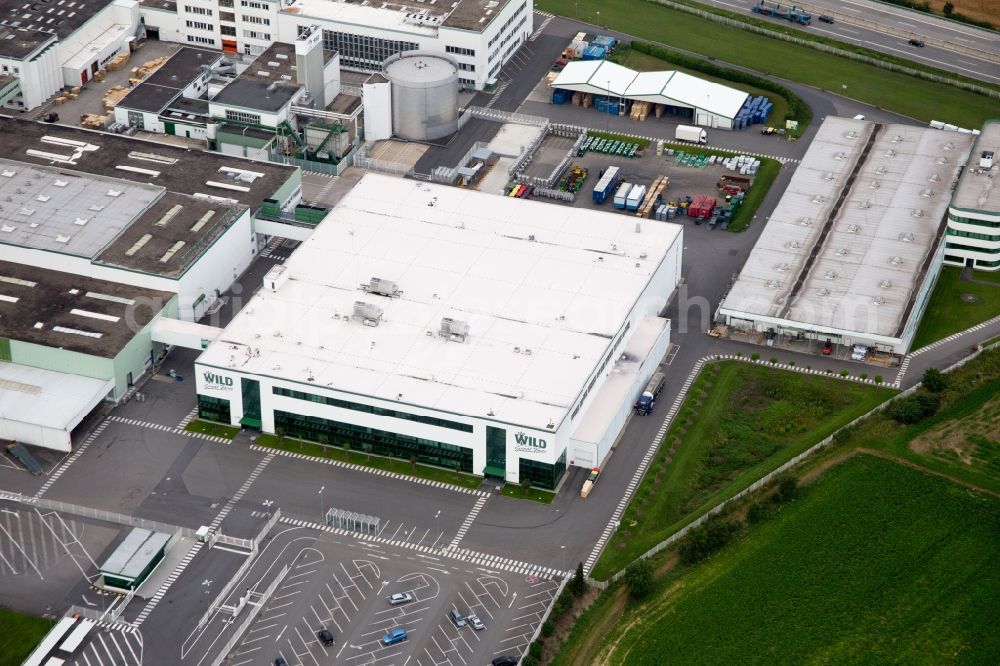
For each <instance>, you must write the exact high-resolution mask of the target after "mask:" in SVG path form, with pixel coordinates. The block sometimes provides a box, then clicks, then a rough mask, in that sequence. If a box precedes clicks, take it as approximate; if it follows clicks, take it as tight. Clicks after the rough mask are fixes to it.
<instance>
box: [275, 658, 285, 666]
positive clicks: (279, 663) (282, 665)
mask: <svg viewBox="0 0 1000 666" xmlns="http://www.w3.org/2000/svg"><path fill="white" fill-rule="evenodd" d="M274 666H288V662H287V661H285V660H284V659H282V658H281V657H278V658H277V659H275V660H274Z"/></svg>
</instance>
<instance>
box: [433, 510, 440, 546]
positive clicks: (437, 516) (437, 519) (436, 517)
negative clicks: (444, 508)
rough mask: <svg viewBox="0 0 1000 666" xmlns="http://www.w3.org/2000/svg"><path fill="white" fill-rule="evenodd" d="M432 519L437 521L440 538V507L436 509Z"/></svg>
mask: <svg viewBox="0 0 1000 666" xmlns="http://www.w3.org/2000/svg"><path fill="white" fill-rule="evenodd" d="M434 520H436V521H437V531H438V538H439V539H440V538H441V536H440V534H441V509H438V511H437V513H435V514H434Z"/></svg>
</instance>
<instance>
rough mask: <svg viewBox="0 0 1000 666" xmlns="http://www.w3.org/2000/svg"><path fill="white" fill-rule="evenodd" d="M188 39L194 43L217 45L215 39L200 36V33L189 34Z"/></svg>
mask: <svg viewBox="0 0 1000 666" xmlns="http://www.w3.org/2000/svg"><path fill="white" fill-rule="evenodd" d="M187 40H188V41H189V42H192V43H194V44H211V45H213V46H214V45H215V40H214V39H212V38H211V37H199V36H198V35H188V36H187Z"/></svg>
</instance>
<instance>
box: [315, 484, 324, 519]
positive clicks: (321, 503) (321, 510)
mask: <svg viewBox="0 0 1000 666" xmlns="http://www.w3.org/2000/svg"><path fill="white" fill-rule="evenodd" d="M324 490H326V486H320V487H319V492H318V493H316V494H317V495H319V517H320V519H321V520H323V521H326V515H325V514H326V502H325V501H324V497H323V491H324Z"/></svg>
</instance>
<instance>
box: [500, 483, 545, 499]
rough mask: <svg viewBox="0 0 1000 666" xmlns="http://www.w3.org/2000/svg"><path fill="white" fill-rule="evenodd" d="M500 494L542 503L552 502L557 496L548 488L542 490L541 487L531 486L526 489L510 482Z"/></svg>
mask: <svg viewBox="0 0 1000 666" xmlns="http://www.w3.org/2000/svg"><path fill="white" fill-rule="evenodd" d="M500 494H501V495H503V496H504V497H513V498H514V499H524V500H531V501H532V502H539V503H540V504H551V503H552V500H554V499H555V498H556V494H555V493H553V492H549V491H548V490H541V489H539V488H531V489H529V490H525V489H524V488H522V487H521V486H519V485H517V484H516V483H508V484H506V485H504V487H503V490H501V491H500Z"/></svg>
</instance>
